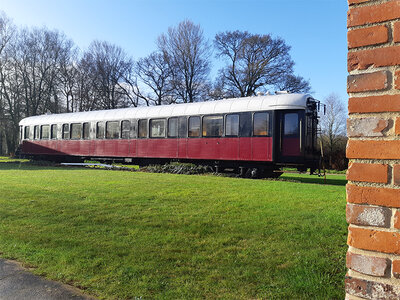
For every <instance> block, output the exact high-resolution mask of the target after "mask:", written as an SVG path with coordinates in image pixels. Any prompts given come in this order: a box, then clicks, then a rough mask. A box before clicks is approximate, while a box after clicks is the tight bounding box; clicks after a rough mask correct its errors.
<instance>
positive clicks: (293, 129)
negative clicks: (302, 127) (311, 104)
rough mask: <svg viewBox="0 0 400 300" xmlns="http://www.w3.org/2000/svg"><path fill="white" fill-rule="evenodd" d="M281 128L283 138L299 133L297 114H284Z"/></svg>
mask: <svg viewBox="0 0 400 300" xmlns="http://www.w3.org/2000/svg"><path fill="white" fill-rule="evenodd" d="M283 128H284V130H283V134H284V135H285V136H288V135H297V134H298V132H299V115H298V114H297V113H291V114H285V123H284V126H283Z"/></svg>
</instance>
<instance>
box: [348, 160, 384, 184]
mask: <svg viewBox="0 0 400 300" xmlns="http://www.w3.org/2000/svg"><path fill="white" fill-rule="evenodd" d="M347 180H351V181H364V182H377V183H387V182H388V166H387V165H382V164H362V163H350V166H349V169H348V171H347Z"/></svg>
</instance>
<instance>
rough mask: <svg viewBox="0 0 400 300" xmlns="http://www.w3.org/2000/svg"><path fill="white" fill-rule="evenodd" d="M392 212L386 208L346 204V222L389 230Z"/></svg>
mask: <svg viewBox="0 0 400 300" xmlns="http://www.w3.org/2000/svg"><path fill="white" fill-rule="evenodd" d="M391 217H392V210H391V209H390V208H387V207H375V206H368V205H357V204H349V203H348V204H347V207H346V220H347V223H349V224H355V225H360V226H375V227H383V228H390V219H391Z"/></svg>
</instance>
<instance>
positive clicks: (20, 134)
mask: <svg viewBox="0 0 400 300" xmlns="http://www.w3.org/2000/svg"><path fill="white" fill-rule="evenodd" d="M19 139H20V140H22V126H19Z"/></svg>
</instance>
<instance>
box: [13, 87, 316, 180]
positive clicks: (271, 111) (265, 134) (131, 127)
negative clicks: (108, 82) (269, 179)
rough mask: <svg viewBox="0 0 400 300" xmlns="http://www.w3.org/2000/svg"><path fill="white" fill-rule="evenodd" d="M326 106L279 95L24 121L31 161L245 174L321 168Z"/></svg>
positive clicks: (298, 96)
mask: <svg viewBox="0 0 400 300" xmlns="http://www.w3.org/2000/svg"><path fill="white" fill-rule="evenodd" d="M318 110H319V101H317V100H315V99H313V98H312V97H311V96H310V95H306V94H278V95H266V96H255V97H246V98H237V99H225V100H219V101H209V102H199V103H190V104H175V105H164V106H152V107H138V108H124V109H113V110H103V111H89V112H77V113H64V114H48V115H41V116H34V117H29V118H25V119H23V120H22V121H21V122H20V131H21V147H20V153H21V154H22V155H24V156H28V157H32V158H39V159H49V160H58V161H82V160H84V159H96V160H101V161H111V160H113V161H124V162H128V163H130V162H132V163H136V164H139V165H146V164H151V163H165V162H168V161H178V160H179V161H184V162H193V163H197V164H206V165H211V166H213V167H217V168H219V170H221V171H222V170H223V169H225V168H231V169H232V168H233V169H236V170H238V171H240V172H241V173H242V174H244V173H246V172H247V174H249V172H250V171H251V172H252V174H253V175H255V174H256V173H258V174H265V175H268V173H270V175H271V174H273V173H271V172H272V171H273V170H276V169H277V168H279V167H281V166H284V165H291V166H297V167H298V168H302V169H305V168H307V167H311V169H314V168H316V167H317V164H318V161H319V155H318V151H317V146H316V140H317V136H316V135H317V124H318V112H317V111H318Z"/></svg>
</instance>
